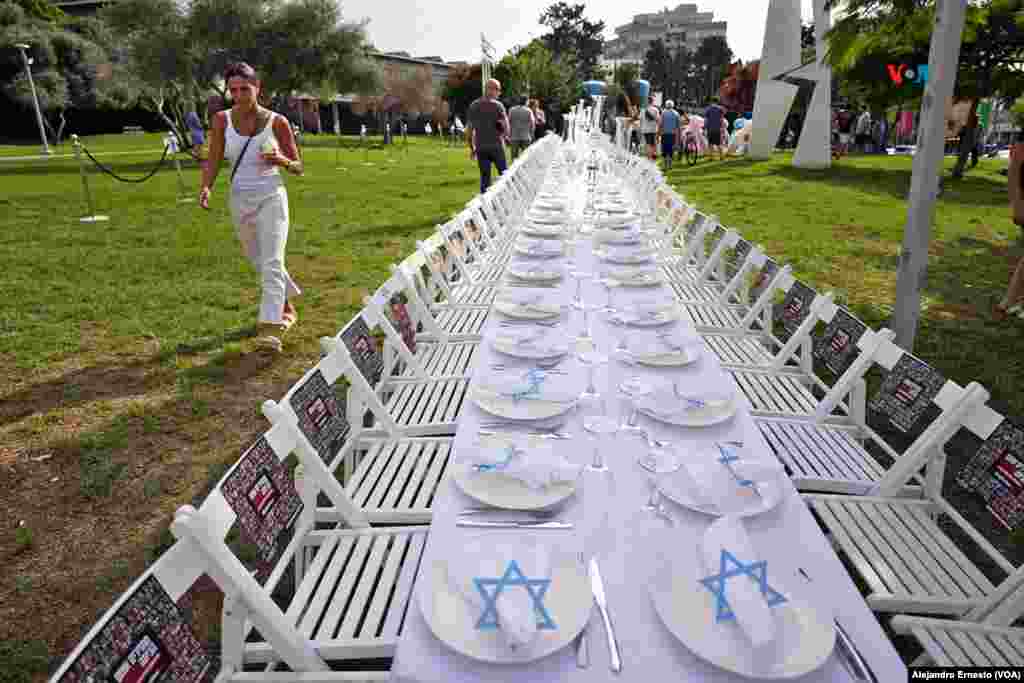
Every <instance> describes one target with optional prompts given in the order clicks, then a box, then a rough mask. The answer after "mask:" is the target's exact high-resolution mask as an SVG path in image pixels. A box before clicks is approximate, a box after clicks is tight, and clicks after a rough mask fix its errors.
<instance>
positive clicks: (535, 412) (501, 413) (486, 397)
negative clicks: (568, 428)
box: [470, 389, 578, 420]
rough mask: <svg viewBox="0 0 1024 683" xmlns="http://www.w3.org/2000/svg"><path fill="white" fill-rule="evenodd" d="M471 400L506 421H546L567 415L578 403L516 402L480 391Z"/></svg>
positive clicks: (535, 399)
mask: <svg viewBox="0 0 1024 683" xmlns="http://www.w3.org/2000/svg"><path fill="white" fill-rule="evenodd" d="M470 398H472V399H473V402H474V403H476V404H477V405H478V406H480V408H481V409H482V410H484V411H486V412H488V413H490V414H491V415H497V416H498V417H503V418H505V419H506V420H544V419H546V418H549V417H555V416H556V415H562V414H564V413H567V412H569V411H570V410H572V409H573V408H575V407H576V403H578V401H545V400H543V399H539V398H530V399H524V400H519V401H516V400H513V399H511V398H502V397H498V396H494V395H492V394H487V393H481V392H480V391H479V390H478V389H473V390H472V392H471V393H470Z"/></svg>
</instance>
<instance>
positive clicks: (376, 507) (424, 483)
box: [263, 364, 452, 524]
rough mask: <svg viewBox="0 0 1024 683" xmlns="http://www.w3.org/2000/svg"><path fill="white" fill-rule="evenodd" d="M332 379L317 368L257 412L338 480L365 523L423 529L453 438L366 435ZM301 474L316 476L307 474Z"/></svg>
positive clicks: (320, 514) (327, 517) (323, 512)
mask: <svg viewBox="0 0 1024 683" xmlns="http://www.w3.org/2000/svg"><path fill="white" fill-rule="evenodd" d="M337 379H338V378H337V377H335V376H333V374H332V373H331V368H330V367H329V366H328V367H322V366H321V365H319V364H318V365H317V366H315V367H313V368H312V369H310V370H309V372H307V373H306V374H305V375H304V376H303V377H302V379H301V380H299V382H297V383H296V385H295V386H294V387H292V388H291V389H290V390H289V391H288V393H287V394H286V395H285V397H284V398H283V399H282V400H281V401H280V402H279V403H274V402H273V401H266V402H264V404H263V414H264V415H266V417H267V419H269V420H270V422H271V424H273V426H274V427H275V428H278V429H281V430H284V431H286V432H290V433H291V434H292V436H293V437H294V442H293V443H294V445H295V448H297V449H299V450H301V451H302V453H303V455H304V457H305V458H306V459H310V458H314V457H316V458H319V459H320V460H321V461H323V463H324V464H325V465H326V472H325V471H324V470H320V469H318V471H319V472H320V473H321V474H326V475H327V476H333V477H335V478H340V479H341V480H342V481H343V482H344V489H345V490H344V494H345V496H346V497H347V500H349V501H351V505H352V508H353V510H355V511H358V513H359V514H360V515H361V517H362V518H365V519H366V520H367V521H368V522H370V523H372V524H429V523H430V521H431V519H432V505H433V502H434V496H435V495H436V493H437V487H438V484H439V483H440V481H441V479H442V478H443V477H444V473H445V471H446V468H447V466H448V460H449V457H450V455H451V445H452V439H451V437H404V436H401V435H400V434H386V435H382V436H373V435H369V434H367V430H366V429H365V428H364V427H363V419H362V418H363V414H362V413H361V412H360V411H358V410H351V406H349V405H348V402H347V400H346V397H345V392H344V391H339V385H337V384H336V381H337ZM329 380H330V381H329ZM306 474H307V476H312V475H315V474H316V472H313V471H312V470H310V469H307V470H306ZM321 488H324V487H323V486H321ZM316 519H317V521H318V522H335V523H336V522H343V521H345V519H344V517H343V515H341V514H340V513H339V511H338V506H337V505H334V506H332V507H329V508H317V518H316Z"/></svg>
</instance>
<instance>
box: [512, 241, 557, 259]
mask: <svg viewBox="0 0 1024 683" xmlns="http://www.w3.org/2000/svg"><path fill="white" fill-rule="evenodd" d="M515 251H516V253H517V254H519V255H520V256H526V257H530V258H548V259H550V258H558V257H559V256H561V255H562V254H563V253H564V251H565V248H564V246H563V244H562V242H561V240H541V239H523V238H522V237H520V238H519V239H517V240H516V242H515Z"/></svg>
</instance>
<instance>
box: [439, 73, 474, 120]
mask: <svg viewBox="0 0 1024 683" xmlns="http://www.w3.org/2000/svg"><path fill="white" fill-rule="evenodd" d="M482 92H483V69H482V68H481V66H480V65H479V64H470V65H466V66H459V67H456V68H455V69H452V70H451V71H450V72H449V73H448V79H447V80H446V81H445V84H444V90H443V97H444V99H446V100H447V101H448V104H449V106H450V107H451V110H452V112H453V113H455V114H456V115H457V116H461V117H462V119H463V120H465V118H466V110H467V109H469V105H470V104H472V103H473V100H475V99H476V98H478V97H480V94H481V93H482Z"/></svg>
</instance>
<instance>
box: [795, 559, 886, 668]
mask: <svg viewBox="0 0 1024 683" xmlns="http://www.w3.org/2000/svg"><path fill="white" fill-rule="evenodd" d="M797 572H799V574H800V576H802V577H804V578H805V579H807V581H808V582H811V583H813V580H812V579H811V575H810V574H808V573H807V572H806V571H804V569H803V567H800V568H798V569H797ZM832 622H833V623H834V624H835V627H836V641H837V642H838V644H839V651H840V655H839V656H840V658H841V660H842V662H843V666H844V667H845V668H846V670H847V671H848V672H850V675H851V676H853V677H854V678H855V679H857V680H858V681H870V683H878V677H877V676H875V672H874V671H872V670H871V667H870V666H869V665H868V662H867V660H866V659H864V657H863V655H861V653H860V650H858V649H857V645H856V644H855V643H854V642H853V639H852V638H850V634H849V633H847V632H846V629H845V628H843V625H842V624H840V623H839V618H838V617H836V616H834V615H833V617H832Z"/></svg>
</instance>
